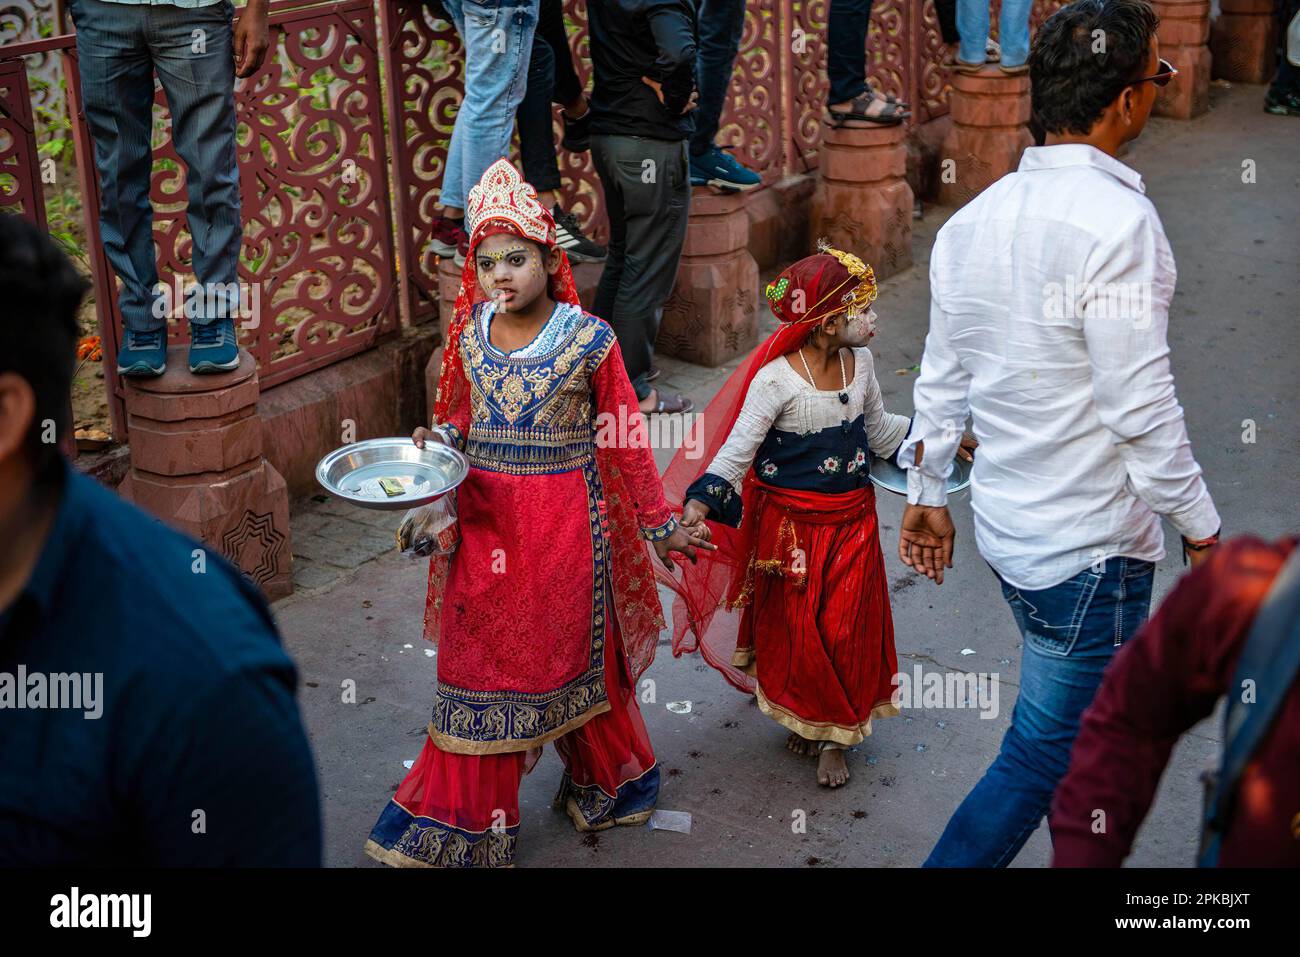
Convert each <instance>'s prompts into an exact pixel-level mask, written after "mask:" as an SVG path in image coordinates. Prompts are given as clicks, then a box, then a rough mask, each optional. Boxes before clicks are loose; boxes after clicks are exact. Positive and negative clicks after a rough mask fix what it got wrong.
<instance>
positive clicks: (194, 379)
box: [118, 346, 293, 601]
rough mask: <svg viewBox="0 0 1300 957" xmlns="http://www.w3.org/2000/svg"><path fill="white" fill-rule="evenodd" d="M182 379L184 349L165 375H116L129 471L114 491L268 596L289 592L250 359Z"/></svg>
mask: <svg viewBox="0 0 1300 957" xmlns="http://www.w3.org/2000/svg"><path fill="white" fill-rule="evenodd" d="M239 360H240V361H239V368H238V369H236V370H235V371H233V372H227V373H222V374H220V375H208V376H195V375H191V374H190V372H189V370H188V368H187V365H186V349H185V347H184V346H172V347H171V348H170V349H169V350H168V356H167V372H166V373H165V374H163V375H161V376H159V377H158V378H156V379H124V380H123V382H124V384H125V386H126V413H127V425H128V428H129V432H130V438H131V470H130V472H128V473H127V476H126V478H125V479H123V480H122V484H121V485H120V486H119V487H118V493H119V494H120V495H121V496H122V497H123V498H125V499H127V500H128V501H132V502H135V504H137V505H139V506H140V507H141V508H144V509H146V510H147V511H149V512H152V513H153V514H154V515H156V516H158V517H159V518H160V519H162V520H163V521H164V522H166V523H167V524H168V525H171V526H172V527H173V528H176V529H179V530H180V531H182V532H185V533H186V534H187V535H191V536H193V537H194V538H197V539H199V540H200V541H202V542H203V543H204V544H206V545H208V546H209V547H211V548H213V549H215V550H216V551H218V552H220V553H221V554H222V555H224V556H225V557H226V558H228V559H229V560H230V561H231V562H232V563H234V564H235V565H237V566H238V567H239V568H240V569H241V570H242V571H243V572H244V574H245V575H247V576H248V577H249V578H250V579H252V581H253V582H254V583H255V584H256V585H257V586H258V587H259V588H261V589H262V593H263V594H264V595H265V596H266V597H267V599H268V600H269V601H274V600H275V599H277V598H283V597H285V596H286V595H289V594H290V593H291V592H292V591H293V577H292V573H291V568H290V562H291V556H290V538H289V494H288V491H287V489H286V488H285V484H284V479H283V478H281V477H280V473H279V472H277V471H276V470H275V469H274V468H272V467H271V464H270V463H269V462H267V461H266V459H264V458H263V457H262V420H261V418H260V416H259V415H258V412H257V398H258V392H259V388H258V381H257V364H256V363H255V362H254V360H253V357H252V356H251V355H249V354H248V353H247V352H245V351H243V350H240V353H239Z"/></svg>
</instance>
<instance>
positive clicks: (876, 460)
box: [869, 452, 979, 495]
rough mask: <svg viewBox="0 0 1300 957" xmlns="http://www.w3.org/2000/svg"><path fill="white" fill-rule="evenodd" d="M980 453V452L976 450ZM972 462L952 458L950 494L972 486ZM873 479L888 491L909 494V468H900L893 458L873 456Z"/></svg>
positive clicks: (949, 477) (949, 479)
mask: <svg viewBox="0 0 1300 957" xmlns="http://www.w3.org/2000/svg"><path fill="white" fill-rule="evenodd" d="M976 454H977V455H978V454H979V453H978V452H976ZM972 464H973V463H971V462H966V461H963V460H962V459H956V458H955V459H953V460H952V474H950V475H949V476H948V494H949V495H951V494H952V493H953V492H960V491H961V490H962V489H965V488H969V487H970V472H971V467H972ZM869 474H870V475H871V481H872V482H874V483H875V484H876V485H877V486H879V487H880V488H883V489H884V490H885V491H887V492H894V493H895V494H898V495H906V494H907V470H906V469H900V468H899V467H898V466H897V465H895V464H894V461H893V460H892V459H882V458H881V457H880V456H878V455H872V456H871V471H870V473H869Z"/></svg>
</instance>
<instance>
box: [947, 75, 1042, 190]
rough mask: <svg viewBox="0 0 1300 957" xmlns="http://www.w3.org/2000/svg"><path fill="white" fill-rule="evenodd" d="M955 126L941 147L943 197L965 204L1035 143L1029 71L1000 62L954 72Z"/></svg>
mask: <svg viewBox="0 0 1300 957" xmlns="http://www.w3.org/2000/svg"><path fill="white" fill-rule="evenodd" d="M948 103H949V108H948V112H949V114H950V115H951V116H952V129H950V130H949V131H948V135H947V136H946V137H944V141H943V146H942V147H940V149H939V202H940V203H942V204H944V205H956V206H960V205H962V204H964V203H967V202H969V201H970V200H972V199H973V198H975V197H976V196H977V195H979V193H981V192H982V191H983V190H984V189H985V187H987V186H989V185H990V184H991V183H993V182H995V181H997V180H999V179H1001V178H1002V177H1003V176H1006V175H1007V173H1011V172H1014V171H1015V170H1016V169H1017V168H1018V167H1019V166H1020V156H1021V154H1022V153H1024V151H1025V148H1026V147H1028V146H1032V145H1033V143H1034V138H1033V137H1032V136H1031V135H1030V133H1029V127H1028V126H1027V125H1026V124H1028V122H1029V112H1030V103H1029V75H1028V74H1021V75H1019V76H1007V75H1006V74H1005V73H1003V72H1002V71H1001V70H999V69H997V68H996V67H985V68H984V69H983V70H981V71H980V72H979V73H973V74H972V73H961V72H959V71H954V72H953V74H952V93H951V99H950V100H949V101H948Z"/></svg>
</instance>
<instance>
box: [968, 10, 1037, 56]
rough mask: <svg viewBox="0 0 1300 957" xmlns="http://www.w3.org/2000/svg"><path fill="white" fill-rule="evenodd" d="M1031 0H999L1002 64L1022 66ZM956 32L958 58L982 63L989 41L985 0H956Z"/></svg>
mask: <svg viewBox="0 0 1300 957" xmlns="http://www.w3.org/2000/svg"><path fill="white" fill-rule="evenodd" d="M1033 5H1034V0H1002V12H1001V13H1000V14H999V16H998V45H999V46H1000V47H1002V63H1003V65H1005V66H1021V65H1022V64H1024V63H1025V61H1027V60H1028V59H1029V10H1030V8H1031V7H1032V6H1033ZM957 32H958V33H959V34H960V35H961V47H960V48H959V50H958V52H957V57H958V59H961V60H965V61H966V62H967V63H983V62H984V59H985V47H987V46H988V43H989V4H988V0H957Z"/></svg>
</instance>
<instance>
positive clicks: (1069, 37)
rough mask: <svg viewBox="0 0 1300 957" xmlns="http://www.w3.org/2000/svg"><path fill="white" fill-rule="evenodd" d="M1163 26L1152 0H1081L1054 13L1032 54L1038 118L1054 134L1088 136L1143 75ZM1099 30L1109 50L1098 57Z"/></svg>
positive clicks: (1039, 30)
mask: <svg viewBox="0 0 1300 957" xmlns="http://www.w3.org/2000/svg"><path fill="white" fill-rule="evenodd" d="M1159 23H1160V18H1159V17H1157V16H1156V14H1155V11H1154V10H1152V9H1151V4H1149V3H1147V2H1146V0H1077V2H1076V3H1071V4H1069V5H1068V6H1064V7H1062V8H1061V9H1060V10H1058V11H1056V13H1054V14H1052V15H1051V16H1050V17H1049V18H1048V19H1047V22H1046V23H1044V24H1043V25H1042V26H1041V27H1039V29H1038V34H1037V35H1036V36H1035V37H1034V47H1033V49H1032V50H1031V51H1030V53H1029V81H1030V87H1031V90H1032V92H1031V98H1032V100H1033V115H1034V119H1035V120H1036V121H1037V122H1038V123H1039V125H1041V127H1042V128H1043V129H1044V130H1046V131H1047V132H1049V133H1080V134H1086V133H1087V132H1088V131H1089V130H1091V129H1092V127H1093V124H1095V123H1096V122H1097V120H1098V119H1100V118H1101V114H1102V111H1103V110H1105V109H1106V107H1107V106H1109V105H1110V103H1111V102H1112V101H1113V100H1114V99H1115V97H1117V96H1119V95H1120V93H1121V92H1122V91H1123V89H1124V87H1125V86H1127V85H1128V84H1129V83H1131V82H1133V81H1134V80H1136V79H1137V78H1138V77H1140V76H1142V73H1143V71H1144V70H1145V69H1146V65H1147V57H1148V55H1149V54H1150V51H1151V38H1152V37H1154V36H1155V34H1156V26H1157V24H1159ZM1098 30H1100V31H1101V39H1102V41H1103V43H1104V50H1103V52H1099V53H1094V52H1093V47H1094V45H1095V41H1094V34H1095V33H1096V31H1098Z"/></svg>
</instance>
